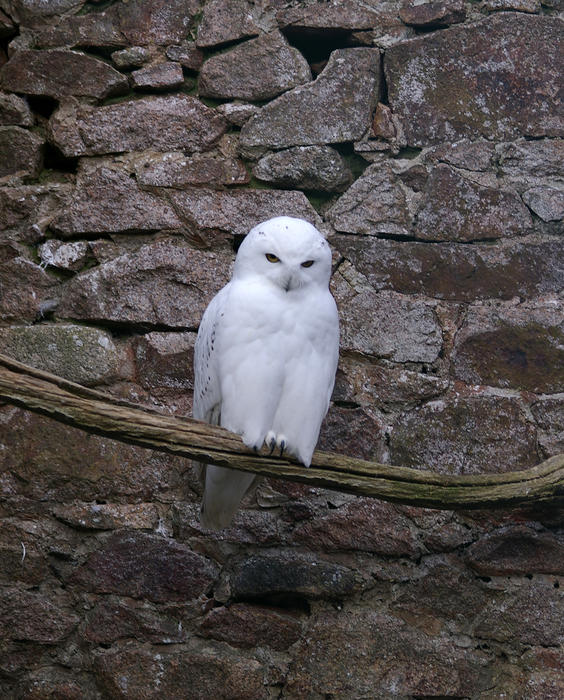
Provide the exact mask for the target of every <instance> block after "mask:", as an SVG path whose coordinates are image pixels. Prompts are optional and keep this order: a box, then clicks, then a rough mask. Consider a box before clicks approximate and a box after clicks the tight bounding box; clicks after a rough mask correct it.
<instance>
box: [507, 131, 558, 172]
mask: <svg viewBox="0 0 564 700" xmlns="http://www.w3.org/2000/svg"><path fill="white" fill-rule="evenodd" d="M498 151H499V168H500V171H501V173H502V174H504V175H509V176H513V177H523V175H531V176H533V177H543V176H548V177H550V176H554V177H564V165H563V163H564V140H562V139H541V140H539V141H526V140H524V139H517V140H516V141H513V142H512V143H504V144H501V145H500V146H499V147H498Z"/></svg>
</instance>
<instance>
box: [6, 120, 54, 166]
mask: <svg viewBox="0 0 564 700" xmlns="http://www.w3.org/2000/svg"><path fill="white" fill-rule="evenodd" d="M44 144H45V141H44V140H43V139H42V138H41V136H39V134H35V133H33V132H32V131H27V129H22V128H21V127H19V126H2V127H0V178H2V177H6V176H8V175H18V176H22V175H23V176H30V177H36V176H37V175H38V174H39V171H40V170H41V166H42V163H43V146H44Z"/></svg>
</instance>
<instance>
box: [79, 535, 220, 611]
mask: <svg viewBox="0 0 564 700" xmlns="http://www.w3.org/2000/svg"><path fill="white" fill-rule="evenodd" d="M216 575H217V566H216V565H214V564H213V563H212V562H211V561H208V560H207V559H205V558H204V557H201V556H200V555H198V554H195V553H194V552H192V551H190V549H188V547H185V546H184V545H181V544H177V543H175V542H170V541H169V540H167V539H165V538H163V537H159V536H158V535H148V534H143V533H140V532H137V533H131V532H130V533H123V534H116V535H113V536H112V537H111V538H110V539H109V540H108V541H107V542H106V544H105V545H104V546H102V547H101V548H100V549H99V550H98V551H96V552H94V554H92V555H91V556H90V558H89V559H88V561H87V562H86V563H85V564H84V565H83V566H82V567H81V568H80V569H77V571H76V572H75V573H74V574H73V576H72V579H71V583H72V585H73V586H78V587H79V588H84V589H86V590H89V591H95V592H98V593H118V594H121V595H126V596H131V597H132V598H147V599H148V600H152V601H154V602H157V603H158V602H163V601H186V600H190V599H191V598H197V597H198V596H199V595H200V594H201V593H203V592H204V591H205V590H206V589H207V587H208V586H209V585H210V584H211V583H212V582H213V581H214V579H215V577H216Z"/></svg>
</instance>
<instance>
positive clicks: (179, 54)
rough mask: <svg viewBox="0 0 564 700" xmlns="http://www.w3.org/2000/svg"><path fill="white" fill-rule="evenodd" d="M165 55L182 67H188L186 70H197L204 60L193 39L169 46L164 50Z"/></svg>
mask: <svg viewBox="0 0 564 700" xmlns="http://www.w3.org/2000/svg"><path fill="white" fill-rule="evenodd" d="M166 57H167V58H168V59H169V60H170V61H176V62H177V63H180V65H181V66H182V67H183V68H188V70H198V69H199V68H201V66H202V63H203V62H204V54H203V53H202V52H201V51H200V49H198V47H197V46H196V45H195V43H194V42H193V41H183V42H181V43H180V44H178V45H176V46H169V47H168V48H167V50H166Z"/></svg>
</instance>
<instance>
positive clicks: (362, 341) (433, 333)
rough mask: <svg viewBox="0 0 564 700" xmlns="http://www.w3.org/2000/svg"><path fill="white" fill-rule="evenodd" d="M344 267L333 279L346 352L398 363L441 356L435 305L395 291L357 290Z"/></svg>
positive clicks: (342, 345)
mask: <svg viewBox="0 0 564 700" xmlns="http://www.w3.org/2000/svg"><path fill="white" fill-rule="evenodd" d="M342 268H344V266H343V265H341V268H339V272H338V273H337V274H336V275H335V276H334V278H333V292H334V296H335V299H336V301H337V305H338V307H339V315H340V319H341V350H342V351H343V350H344V351H352V352H360V353H363V354H365V355H371V356H376V357H382V358H387V359H390V360H393V361H394V362H434V361H435V360H436V359H437V358H438V356H439V353H440V351H441V347H442V333H441V329H440V326H439V323H438V321H437V318H436V316H435V314H434V312H433V309H432V308H430V307H429V306H427V305H425V304H424V303H423V302H421V301H418V300H413V299H410V298H409V297H405V296H402V295H400V294H395V293H394V292H379V293H378V292H375V291H374V290H373V289H371V288H362V287H361V288H356V289H355V284H354V282H353V281H352V280H351V281H349V280H350V274H349V271H348V270H347V269H346V268H345V269H342ZM347 277H348V278H349V279H347Z"/></svg>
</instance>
